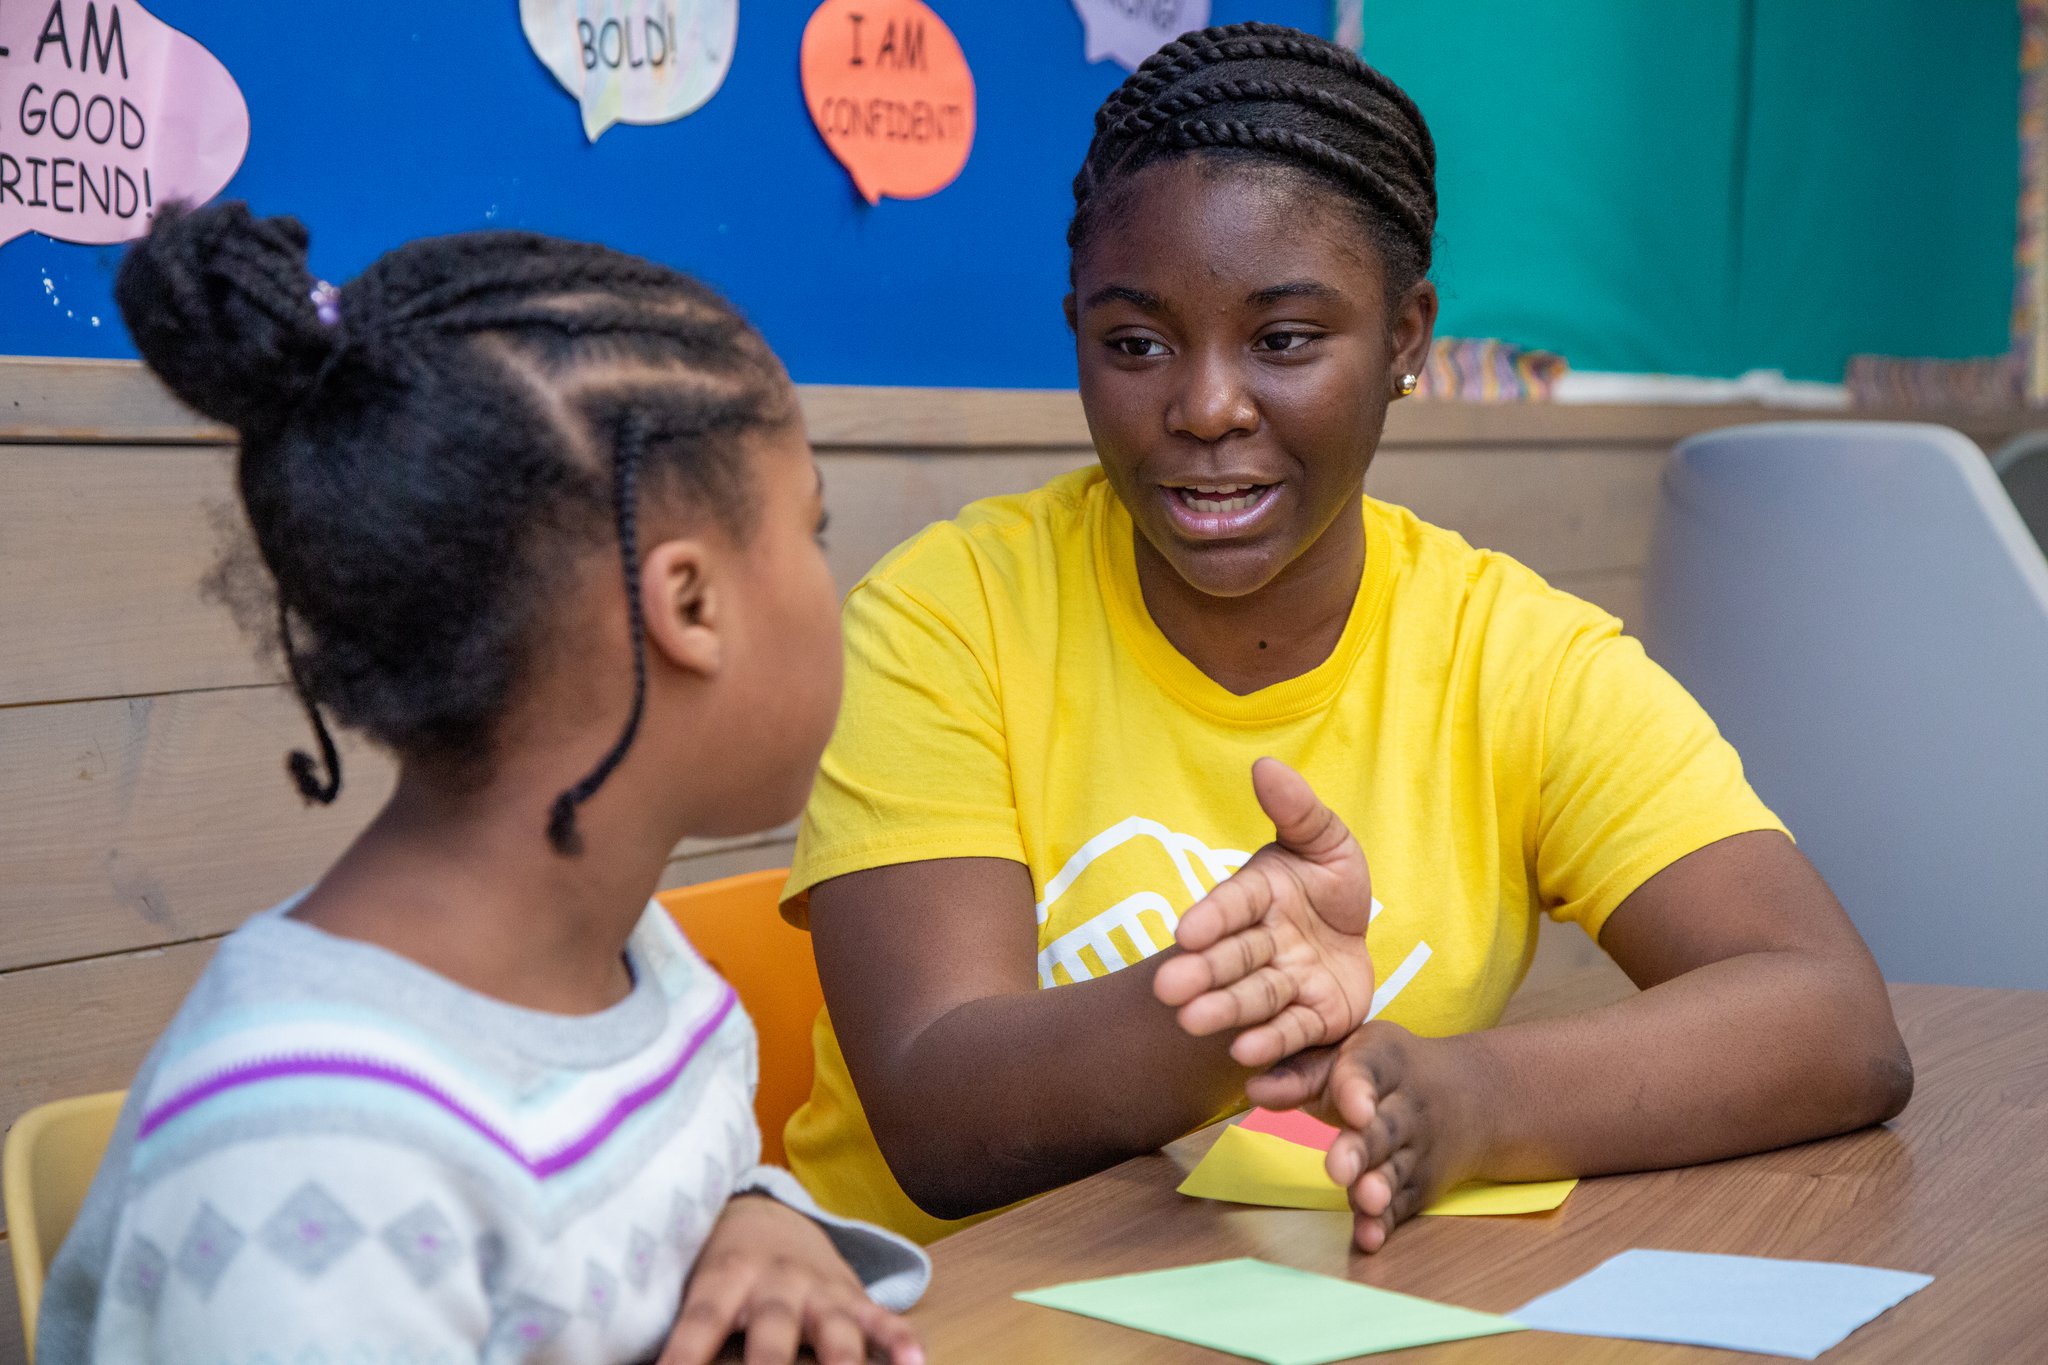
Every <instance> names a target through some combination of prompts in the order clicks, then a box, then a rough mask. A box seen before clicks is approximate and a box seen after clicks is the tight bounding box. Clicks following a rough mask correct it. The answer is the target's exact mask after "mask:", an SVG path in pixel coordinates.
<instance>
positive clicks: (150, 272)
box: [114, 202, 340, 435]
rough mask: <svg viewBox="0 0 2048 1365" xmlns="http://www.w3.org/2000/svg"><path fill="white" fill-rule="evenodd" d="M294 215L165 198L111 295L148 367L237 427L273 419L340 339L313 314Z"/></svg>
mask: <svg viewBox="0 0 2048 1365" xmlns="http://www.w3.org/2000/svg"><path fill="white" fill-rule="evenodd" d="M308 241H309V238H308V237H307V234H306V229H305V227H304V226H303V225H301V224H300V222H299V221H298V220H297V219H296V218H257V217H255V216H254V215H252V214H251V213H250V212H249V206H248V205H247V204H244V203H240V202H231V203H222V204H214V205H210V206H208V207H206V208H199V209H194V208H189V207H187V206H185V205H183V204H171V205H167V206H165V207H164V208H163V209H162V210H160V211H159V212H158V213H157V215H156V220H155V221H154V222H153V223H152V224H151V225H150V229H149V235H148V236H147V237H145V238H143V239H142V240H141V241H139V242H137V243H136V244H135V245H134V246H133V247H132V248H130V250H129V252H128V254H127V256H126V258H125V259H123V260H122V262H121V273H120V275H119V277H118V278H117V279H116V280H115V281H114V299H115V301H116V302H117V303H118V304H119V305H120V307H121V316H122V318H123V319H124V320H125V321H126V322H127V324H128V333H129V335H130V336H132V337H134V339H135V345H136V348H137V349H138V350H139V351H141V353H142V358H143V359H144V360H145V361H147V362H148V364H149V367H150V368H151V369H152V370H154V371H156V373H157V375H158V377H160V378H161V379H162V380H163V381H164V383H166V384H167V385H169V386H170V388H171V391H172V392H173V393H175V394H177V395H178V397H180V398H182V399H183V400H184V401H185V402H186V403H187V404H189V405H190V406H192V407H193V408H196V409H197V410H198V411H200V412H202V413H204V414H205V415H206V416H208V417H211V418H213V419H215V420H216V421H220V422H226V423H228V424H229V425H231V426H233V427H235V428H237V429H238V430H240V431H241V432H242V433H243V434H245V435H247V434H250V433H252V432H259V433H268V432H274V431H276V430H278V429H279V428H281V427H282V426H283V425H284V424H285V422H286V420H287V419H289V418H290V416H291V415H292V413H293V412H294V411H295V410H296V409H297V408H298V406H299V405H300V404H301V403H302V402H303V401H304V400H305V398H306V397H307V395H308V394H309V393H310V392H311V391H312V388H313V385H314V384H315V382H317V380H318V378H319V376H320V372H321V369H322V367H323V366H324V365H325V364H326V363H327V361H328V360H329V359H330V358H331V357H332V356H333V354H334V351H335V348H336V347H337V346H338V345H339V344H340V335H339V331H340V329H339V328H338V327H333V326H329V325H327V324H326V323H323V322H322V321H321V318H320V314H319V312H318V311H317V309H316V307H315V303H314V299H313V291H314V288H315V285H316V281H315V280H314V279H313V276H312V274H311V273H310V272H309V271H308V270H307V268H306V246H307V242H308Z"/></svg>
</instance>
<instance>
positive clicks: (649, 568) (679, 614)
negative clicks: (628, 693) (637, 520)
mask: <svg viewBox="0 0 2048 1365" xmlns="http://www.w3.org/2000/svg"><path fill="white" fill-rule="evenodd" d="M712 563H713V558H712V556H711V554H710V549H709V547H708V546H707V545H705V543H704V542H703V541H701V540H665V541H663V542H662V543H661V544H659V545H657V546H655V547H654V548H653V549H652V550H649V551H648V552H647V557H646V558H645V559H643V560H641V561H640V611H641V615H642V616H643V617H644V619H645V621H646V625H647V639H648V641H649V642H650V643H651V644H652V645H653V647H654V648H655V649H656V650H657V651H659V652H660V654H661V655H662V657H664V658H666V659H667V660H668V661H669V662H670V663H672V664H674V665H675V666H676V667H677V668H680V669H682V670H683V671H684V672H686V673H695V674H697V675H698V676H700V677H703V678H707V679H708V678H712V677H715V676H717V674H718V671H719V669H720V668H721V667H723V665H724V663H725V640H724V635H723V631H724V628H725V621H724V617H723V614H722V611H721V607H722V605H723V604H722V602H721V600H720V594H719V590H718V586H717V585H716V584H715V583H714V582H713V581H712V577H713V575H712V572H711V565H712Z"/></svg>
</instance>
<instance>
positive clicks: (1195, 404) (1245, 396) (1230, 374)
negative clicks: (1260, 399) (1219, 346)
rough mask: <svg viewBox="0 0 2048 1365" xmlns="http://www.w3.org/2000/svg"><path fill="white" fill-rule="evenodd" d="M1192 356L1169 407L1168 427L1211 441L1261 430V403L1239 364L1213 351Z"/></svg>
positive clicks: (1176, 432)
mask: <svg viewBox="0 0 2048 1365" xmlns="http://www.w3.org/2000/svg"><path fill="white" fill-rule="evenodd" d="M1190 359H1191V361H1192V363H1191V364H1189V365H1188V366H1186V379H1185V381H1184V382H1183V383H1182V384H1181V386H1180V388H1179V390H1178V392H1176V393H1175V394H1174V397H1173V402H1172V403H1171V404H1170V405H1169V407H1168V408H1167V412H1166V425H1167V428H1168V430H1170V431H1172V432H1173V433H1174V434H1175V435H1177V436H1190V437H1193V438H1194V439H1195V440H1197V441H1202V442H1206V443H1212V444H1213V443H1214V442H1217V441H1220V440H1222V439H1224V438H1225V437H1226V436H1243V435H1249V434H1250V433H1252V432H1253V431H1256V430H1258V426H1259V406H1258V404H1257V403H1256V402H1254V401H1253V399H1252V394H1251V389H1250V387H1249V386H1247V385H1246V384H1245V382H1244V376H1243V373H1242V372H1241V371H1240V370H1239V369H1238V367H1237V366H1236V365H1234V364H1232V363H1231V362H1230V359H1229V358H1228V357H1226V356H1222V355H1217V354H1213V353H1212V354H1197V355H1195V356H1193V357H1191V358H1190Z"/></svg>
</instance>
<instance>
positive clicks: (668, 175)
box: [0, 0, 1329, 388]
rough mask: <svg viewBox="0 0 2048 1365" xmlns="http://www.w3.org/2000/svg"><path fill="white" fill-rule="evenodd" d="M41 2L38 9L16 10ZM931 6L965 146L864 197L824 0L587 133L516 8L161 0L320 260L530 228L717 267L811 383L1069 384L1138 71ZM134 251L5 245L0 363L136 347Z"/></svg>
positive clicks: (113, 353)
mask: <svg viewBox="0 0 2048 1365" xmlns="http://www.w3.org/2000/svg"><path fill="white" fill-rule="evenodd" d="M109 2H110V0H100V3H101V5H102V8H104V7H105V6H106V5H107V4H108V3H109ZM118 2H119V3H122V4H129V3H135V0H118ZM30 3H46V0H0V4H5V5H8V6H12V5H16V4H23V5H25V4H30ZM68 3H70V4H71V7H72V9H73V10H75V11H82V8H83V0H68ZM928 3H929V4H930V5H931V8H932V9H933V10H935V11H936V12H937V13H938V14H939V15H940V17H942V18H943V19H944V20H945V21H946V22H947V24H948V25H949V26H950V27H951V28H952V29H953V31H954V33H955V34H956V35H957V36H958V37H959V40H960V44H961V47H962V48H963V49H964V51H965V52H966V55H967V59H968V61H969V63H970V64H971V65H972V67H973V69H974V75H975V82H976V89H977V95H978V105H979V114H978V120H977V124H976V132H975V143H974V149H973V154H972V156H971V157H970V158H969V160H968V163H967V167H966V169H965V171H963V172H962V174H961V176H960V178H959V179H958V180H957V181H956V182H955V183H954V184H953V185H951V186H950V187H948V188H947V189H945V190H943V191H941V192H940V193H938V194H936V195H934V196H932V197H931V198H929V199H923V200H918V201H915V202H906V201H899V200H887V199H885V200H884V201H883V202H882V203H881V204H880V205H878V206H875V207H872V208H871V207H869V206H868V205H867V204H866V203H865V202H864V201H862V200H861V199H860V197H859V196H858V195H857V194H856V193H855V192H854V189H853V185H852V182H851V181H850V180H849V179H848V177H847V175H846V173H845V172H844V171H842V170H841V169H840V167H839V165H838V163H837V162H835V161H834V160H833V159H832V157H831V155H830V153H828V152H827V151H826V149H825V146H824V143H823V142H822V140H821V139H820V138H819V136H818V134H817V132H816V130H815V129H814V128H813V127H812V125H811V120H810V116H809V114H808V113H807V112H806V110H805V106H804V100H803V96H802V91H801V88H800V86H799V82H798V71H797V54H798V50H799V45H800V39H801V36H802V33H803V27H804V23H805V21H806V20H807V19H808V18H809V16H810V14H811V12H812V11H813V10H814V9H815V8H817V5H816V3H815V0H744V3H742V4H741V5H740V7H739V14H740V28H739V37H738V42H737V46H736V48H735V55H734V58H733V64H732V70H731V72H730V74H729V75H728V77H727V79H726V82H725V85H724V87H723V88H722V89H721V90H720V91H719V92H718V94H717V95H715V96H714V97H713V98H712V99H711V101H710V103H708V104H707V105H705V106H704V107H703V108H702V109H700V110H699V111H697V112H696V113H694V114H691V115H690V116H688V117H687V118H685V119H683V120H681V121H680V122H677V123H668V124H661V125H657V126H653V127H628V126H619V127H615V128H613V129H611V130H610V131H608V132H606V133H605V134H604V135H603V136H602V137H601V138H599V140H598V141H597V143H596V144H595V145H590V144H588V143H586V142H585V140H584V136H583V130H582V124H581V122H580V118H579V115H578V112H577V106H576V103H575V101H574V100H572V99H570V98H569V97H568V95H567V94H565V93H564V92H563V90H562V88H561V86H559V85H558V84H557V83H556V81H555V78H554V77H553V76H551V75H550V74H549V73H548V72H547V71H546V70H545V69H544V68H543V67H542V66H541V64H540V62H539V61H538V60H537V59H536V58H535V57H534V55H533V52H532V50H531V49H530V48H529V47H528V45H527V42H526V38H525V36H524V34H523V33H522V32H521V30H520V27H519V18H518V7H517V5H516V4H514V3H513V0H492V3H489V4H452V5H422V4H398V3H395V0H292V3H291V4H290V5H289V6H288V7H287V8H286V9H284V10H280V9H279V8H277V7H276V6H264V5H254V4H223V3H221V0H147V4H148V8H149V10H150V11H151V12H152V13H154V14H156V15H158V16H159V17H160V18H162V19H163V20H164V21H165V22H167V23H169V24H171V25H173V26H175V27H177V28H179V29H181V30H183V31H184V32H186V33H189V34H191V35H192V36H193V37H195V38H197V39H198V40H199V41H200V42H202V43H203V44H205V45H206V46H207V47H208V48H209V49H210V50H211V51H212V52H213V53H214V54H215V55H216V56H218V57H219V58H220V59H221V60H222V61H223V62H224V63H226V65H227V68H228V70H229V71H230V72H232V73H233V74H234V76H235V79H236V80H237V81H238V82H239V83H240V85H241V87H242V91H243V93H244V95H246V96H247V98H248V102H249V116H250V125H251V138H250V143H249V153H248V158H247V160H246V161H245V162H244V163H243V165H242V168H241V170H240V172H239V173H238V174H237V175H236V176H235V178H234V179H233V181H231V182H230V183H229V185H228V187H227V189H226V191H225V193H226V194H227V196H229V197H240V198H245V199H247V200H248V201H249V202H250V203H251V204H253V205H254V206H255V207H256V209H257V210H258V211H259V212H262V213H292V214H296V215H298V216H299V217H300V218H302V219H304V221H305V222H306V224H307V225H308V226H309V227H310V228H311V229H312V233H313V253H312V259H313V265H314V268H315V270H316V271H318V272H319V273H321V274H322V275H324V276H325V277H326V278H329V279H333V280H342V279H346V278H348V277H349V276H350V275H353V274H355V273H356V272H357V271H359V270H361V269H362V268H363V266H364V265H366V264H367V263H368V262H369V261H370V260H372V259H373V258H374V257H376V256H377V254H378V253H380V252H382V251H383V250H385V249H386V248H389V247H391V246H394V245H396V244H397V243H399V242H402V241H405V240H407V239H409V238H412V237H418V236H422V235H426V234H431V233H445V232H456V231H461V230H465V229H470V228H531V229H534V230H537V231H542V232H552V233H559V234H561V235H564V236H569V237H578V238H589V239H594V240H601V241H604V242H607V243H609V244H610V245H612V246H616V247H620V248H623V249H624V250H627V251H634V252H639V253H641V254H644V255H647V256H651V257H653V258H655V259H657V260H661V261H666V262H668V263H670V264H672V265H675V266H678V267H680V268H682V269H684V270H688V271H692V272H694V273H697V274H700V275H702V276H703V277H704V278H706V279H707V280H709V281H711V282H712V283H713V284H715V285H717V286H718V287H719V288H720V289H722V290H724V291H725V292H726V293H727V294H729V295H730V296H731V297H732V298H733V299H734V300H735V301H736V302H737V303H738V304H739V305H740V306H741V308H743V309H744V310H745V311H746V312H747V313H748V315H749V316H751V317H752V318H753V319H754V321H755V322H756V323H758V324H759V325H760V327H761V329H762V330H763V332H765V333H766V335H767V337H768V340H769V342H770V343H771V344H772V345H773V346H774V347H775V350H776V352H777V354H779V355H780V356H781V357H782V358H783V360H784V361H785V362H786V363H787V364H788V366H789V369H790V373H791V374H792V375H793V376H794V377H795V378H796V379H797V380H798V381H799V382H804V383H814V384H899V385H985V386H991V387H1002V388H1011V387H1014V388H1045V387H1065V386H1068V385H1071V384H1072V383H1073V382H1074V369H1073V364H1074V362H1073V346H1072V342H1071V340H1070V339H1069V337H1068V334H1067V330H1066V324H1065V322H1064V320H1063V318H1062V316H1061V312H1060V301H1061V299H1062V298H1063V297H1064V296H1065V294H1066V289H1067V277H1066V270H1067V255H1066V225H1067V218H1068V215H1069V213H1070V212H1071V211H1072V207H1073V195H1072V190H1071V186H1072V182H1073V177H1074V172H1075V171H1076V170H1078V169H1079V168H1080V165H1081V157H1082V154H1083V153H1084V152H1085V151H1086V150H1087V147H1088V139H1089V136H1090V133H1091V131H1092V120H1093V116H1094V112H1095V108H1096V106H1097V105H1098V104H1100V103H1101V102H1102V99H1103V97H1104V96H1105V95H1107V94H1108V93H1109V92H1110V91H1111V90H1113V89H1115V88H1116V86H1117V84H1118V82H1120V81H1121V80H1122V79H1123V77H1124V75H1125V72H1124V71H1123V69H1122V68H1121V67H1119V66H1116V65H1115V64H1114V63H1110V62H1097V63H1092V64H1091V63H1089V62H1088V61H1087V60H1086V59H1085V56H1084V52H1083V46H1082V28H1081V21H1080V19H1079V18H1078V17H1077V15H1076V13H1075V10H1074V7H1073V4H1072V3H1071V0H1013V2H1012V3H1006V4H993V3H989V0H928ZM1211 13H1212V16H1213V17H1214V19H1215V20H1216V22H1218V23H1229V22H1236V21H1239V20H1245V19H1265V20H1270V21H1273V22H1276V23H1284V24H1293V25H1295V26H1297V27H1302V28H1309V29H1313V30H1315V31H1318V32H1326V31H1327V25H1328V21H1329V3H1328V0H1214V3H1213V4H1212V6H1211ZM29 55H30V54H28V53H26V52H16V53H14V54H13V55H12V56H11V57H9V58H5V59H0V62H5V61H12V62H15V63H17V64H19V63H21V62H23V61H24V60H26V59H27V57H28V56H29ZM47 56H48V61H49V62H55V61H56V49H54V48H53V49H51V50H50V52H49V54H47ZM14 117H15V111H14V110H12V109H0V120H4V121H6V122H8V123H11V122H12V120H13V119H14ZM6 213H7V210H6V209H5V207H0V235H4V226H5V221H6ZM119 256H120V248H118V247H84V246H73V245H68V244H64V243H58V242H53V241H51V240H49V239H48V238H44V237H40V236H33V235H31V236H28V237H22V238H18V239H16V240H14V241H12V242H7V243H5V244H4V245H0V355H10V354H11V355H35V356H110V357H132V356H133V355H134V354H135V352H134V350H133V348H132V347H131V346H130V345H129V342H128V339H127V336H126V335H125V334H124V333H123V331H122V329H121V327H120V324H119V321H118V319H117V317H116V315H115V312H114V309H113V304H112V289H111V285H112V278H113V271H114V267H115V264H116V263H117V262H118V260H119Z"/></svg>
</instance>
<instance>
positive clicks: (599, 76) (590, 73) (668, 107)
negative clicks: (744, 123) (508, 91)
mask: <svg viewBox="0 0 2048 1365" xmlns="http://www.w3.org/2000/svg"><path fill="white" fill-rule="evenodd" d="M519 24H520V27H521V28H523V29H525V30H526V41H527V42H529V43H531V44H532V45H533V51H534V54H535V55H536V56H538V57H539V58H540V60H541V63H542V65H544V66H546V67H547V69H548V70H549V71H551V72H553V73H554V76H555V79H556V80H558V81H560V82H561V83H562V88H563V89H564V90H567V91H568V92H569V93H570V94H571V95H573V96H575V97H576V100H577V102H578V103H579V104H580V105H581V106H582V108H583V135H584V136H585V137H587V138H589V139H590V140H591V141H592V142H595V141H597V139H598V138H599V137H601V136H602V135H603V134H604V131H605V129H607V128H609V127H611V126H612V125H613V124H615V123H636V124H648V123H670V122H673V121H674V120H676V119H679V118H681V117H683V116H684V115H685V114H689V113H694V112H695V111H696V110H698V109H701V108H703V107H704V105H705V103H706V102H707V101H709V100H710V98H711V97H712V96H713V95H715V94H717V93H718V88H719V87H720V86H722V85H724V84H725V76H726V73H727V72H728V71H730V70H731V69H732V54H733V46H734V44H735V42H736V41H737V39H738V37H739V27H740V15H739V0H519Z"/></svg>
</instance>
